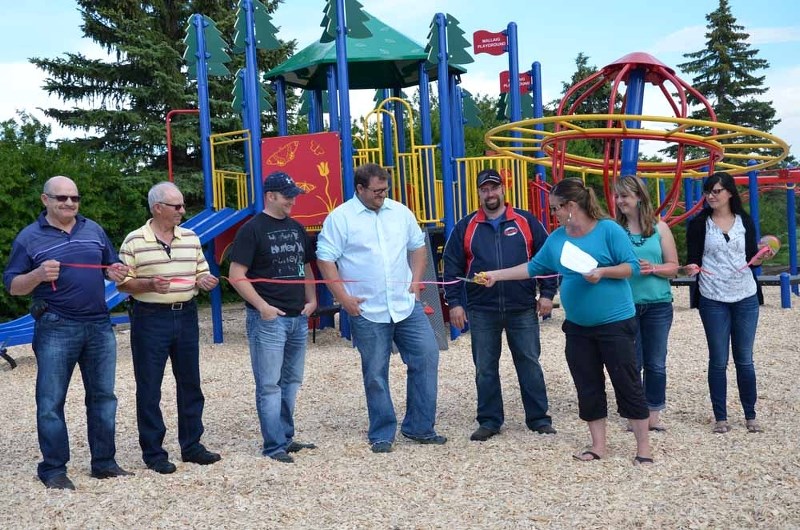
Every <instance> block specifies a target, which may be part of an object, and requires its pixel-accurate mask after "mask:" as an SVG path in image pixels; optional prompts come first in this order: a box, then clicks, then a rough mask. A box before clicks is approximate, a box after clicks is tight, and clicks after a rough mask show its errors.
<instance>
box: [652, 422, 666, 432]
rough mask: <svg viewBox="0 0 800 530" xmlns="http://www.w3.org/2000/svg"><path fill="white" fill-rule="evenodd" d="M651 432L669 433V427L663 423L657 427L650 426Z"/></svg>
mask: <svg viewBox="0 0 800 530" xmlns="http://www.w3.org/2000/svg"><path fill="white" fill-rule="evenodd" d="M650 430H651V431H652V432H667V426H666V425H664V424H663V423H661V422H658V423H656V424H655V425H651V426H650Z"/></svg>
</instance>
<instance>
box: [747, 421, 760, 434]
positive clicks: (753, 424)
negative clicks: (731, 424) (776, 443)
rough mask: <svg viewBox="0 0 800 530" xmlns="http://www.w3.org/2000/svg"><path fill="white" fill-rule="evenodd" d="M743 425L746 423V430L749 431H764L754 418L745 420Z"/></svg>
mask: <svg viewBox="0 0 800 530" xmlns="http://www.w3.org/2000/svg"><path fill="white" fill-rule="evenodd" d="M745 425H747V432H749V433H757V432H764V430H763V429H762V428H761V426H760V425H759V424H758V422H757V421H756V420H747V423H746V424H745Z"/></svg>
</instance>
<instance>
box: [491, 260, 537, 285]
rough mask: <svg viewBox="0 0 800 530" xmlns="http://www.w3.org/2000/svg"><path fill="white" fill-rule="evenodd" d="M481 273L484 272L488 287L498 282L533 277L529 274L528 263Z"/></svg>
mask: <svg viewBox="0 0 800 530" xmlns="http://www.w3.org/2000/svg"><path fill="white" fill-rule="evenodd" d="M479 274H482V275H483V278H484V279H485V280H486V287H491V286H493V285H494V284H495V283H496V282H504V281H508V280H525V279H528V278H530V277H531V275H530V274H528V264H527V263H520V264H519V265H517V266H516V267H509V268H507V269H499V270H495V271H486V272H484V273H479Z"/></svg>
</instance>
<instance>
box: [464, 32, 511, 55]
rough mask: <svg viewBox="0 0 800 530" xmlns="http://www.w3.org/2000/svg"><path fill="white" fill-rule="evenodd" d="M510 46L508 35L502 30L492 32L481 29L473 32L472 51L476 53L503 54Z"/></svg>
mask: <svg viewBox="0 0 800 530" xmlns="http://www.w3.org/2000/svg"><path fill="white" fill-rule="evenodd" d="M507 46H508V37H507V36H506V35H505V34H504V33H503V32H502V31H501V32H500V33H492V32H491V31H486V30H483V29H479V30H478V31H476V32H475V33H473V34H472V51H473V54H474V55H477V54H479V53H488V54H489V55H503V54H504V53H506V47H507Z"/></svg>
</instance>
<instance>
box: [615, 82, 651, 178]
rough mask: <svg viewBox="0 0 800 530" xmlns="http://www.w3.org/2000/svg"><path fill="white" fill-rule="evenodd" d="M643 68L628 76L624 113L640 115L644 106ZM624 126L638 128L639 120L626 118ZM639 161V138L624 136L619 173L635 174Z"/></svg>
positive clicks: (639, 126)
mask: <svg viewBox="0 0 800 530" xmlns="http://www.w3.org/2000/svg"><path fill="white" fill-rule="evenodd" d="M644 74H645V70H644V68H641V67H640V68H636V69H635V70H633V71H631V73H630V75H629V76H628V89H627V90H626V92H625V114H635V115H637V116H641V114H642V108H643V107H644ZM625 126H626V127H627V128H629V129H639V128H641V126H642V122H641V120H626V121H625ZM638 162H639V139H638V138H626V139H624V140H622V153H621V156H620V171H621V173H620V175H618V176H622V175H635V174H636V168H637V166H638Z"/></svg>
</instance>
